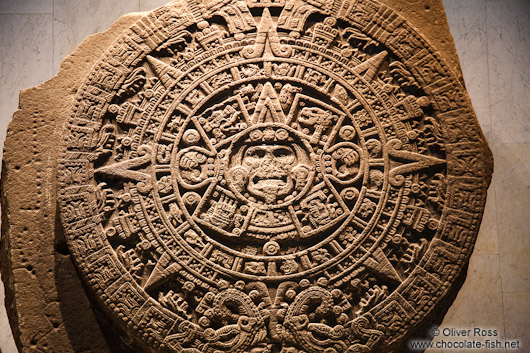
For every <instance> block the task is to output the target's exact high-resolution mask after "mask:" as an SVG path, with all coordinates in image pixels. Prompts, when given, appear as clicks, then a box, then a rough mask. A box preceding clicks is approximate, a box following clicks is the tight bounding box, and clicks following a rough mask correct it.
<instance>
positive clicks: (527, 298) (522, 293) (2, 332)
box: [0, 0, 530, 353]
mask: <svg viewBox="0 0 530 353" xmlns="http://www.w3.org/2000/svg"><path fill="white" fill-rule="evenodd" d="M413 1H414V0H413ZM416 1H417V0H416ZM423 1H425V2H426V5H428V2H429V1H430V0H423ZM165 2H166V0H112V1H108V0H0V45H1V46H0V47H1V48H2V54H1V55H0V141H3V140H4V139H5V134H6V130H7V125H8V123H9V121H10V119H11V116H12V114H13V112H14V111H15V110H16V108H17V105H18V92H19V91H20V90H21V89H24V88H30V87H33V86H36V85H38V84H40V83H43V82H45V81H46V80H48V79H50V78H51V77H53V76H54V75H55V74H56V73H57V72H58V71H59V67H60V64H61V60H62V59H63V58H64V57H65V56H66V55H68V54H69V53H71V52H72V51H73V50H74V49H75V47H76V46H77V45H78V44H79V43H80V42H81V41H82V40H83V39H84V38H85V37H86V36H88V35H90V34H92V33H96V32H99V31H103V30H105V29H107V28H108V27H109V26H110V25H111V24H112V23H113V22H114V21H115V20H116V19H118V18H119V16H120V15H122V14H125V13H128V12H135V11H147V10H150V9H153V8H155V7H156V6H161V5H163V4H164V3H165ZM444 4H445V6H446V11H447V17H448V21H449V25H450V28H451V32H452V34H453V36H454V39H455V44H456V48H457V51H458V53H459V56H460V61H461V64H462V71H463V75H464V78H465V81H466V86H467V88H468V91H469V93H470V95H471V99H472V102H473V106H474V108H475V110H476V113H477V116H478V119H479V121H480V124H481V126H482V129H483V131H484V133H485V135H486V137H487V139H488V141H489V143H490V146H491V148H492V150H493V154H494V158H495V173H494V178H493V182H492V184H491V187H490V189H489V194H488V200H487V205H486V211H485V214H484V220H483V223H482V227H481V230H480V233H479V237H478V240H477V244H476V247H475V251H474V254H473V256H472V257H471V260H470V265H469V272H468V278H467V280H466V282H465V284H464V286H463V287H462V290H461V291H460V292H459V294H458V296H457V298H456V300H455V302H454V304H453V306H452V307H451V308H450V310H449V312H448V314H447V315H446V317H445V319H444V321H443V323H442V325H441V327H440V330H441V335H440V336H439V337H438V338H437V339H438V340H440V339H443V338H444V332H446V333H448V334H447V335H445V336H446V337H445V338H446V339H448V338H454V337H451V336H452V334H449V331H444V329H448V330H449V329H457V330H463V329H471V330H474V329H475V328H480V329H486V330H497V331H498V333H499V337H497V338H498V339H499V340H514V341H519V343H520V345H521V348H520V349H519V350H510V352H512V351H519V352H530V260H529V259H530V234H529V233H530V232H529V231H528V229H530V197H529V195H530V177H529V176H530V158H529V157H528V156H529V154H530V115H529V113H528V112H529V111H530V99H529V98H530V56H529V55H528V54H529V53H530V1H528V0H444ZM426 8H427V7H426ZM426 11H428V10H427V9H426ZM3 296H4V295H3V286H0V298H1V300H0V302H1V303H0V304H2V305H1V306H0V352H2V353H15V352H16V348H15V345H14V342H13V338H12V335H11V330H10V327H9V323H8V320H7V316H6V313H5V308H4V306H3ZM459 339H461V338H459ZM441 351H443V350H432V352H441ZM447 351H451V350H447ZM452 351H454V350H452ZM488 352H507V351H506V350H488Z"/></svg>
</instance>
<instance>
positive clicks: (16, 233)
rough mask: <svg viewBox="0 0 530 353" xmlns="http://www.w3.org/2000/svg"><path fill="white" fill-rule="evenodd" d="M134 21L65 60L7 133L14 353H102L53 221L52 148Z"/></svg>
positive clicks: (5, 217) (5, 201)
mask: <svg viewBox="0 0 530 353" xmlns="http://www.w3.org/2000/svg"><path fill="white" fill-rule="evenodd" d="M138 17H139V15H134V14H132V15H127V16H124V17H123V18H121V19H120V20H119V21H118V22H116V23H115V24H114V25H113V26H112V28H111V29H109V31H107V32H106V33H103V34H99V35H96V36H92V37H89V38H88V39H87V40H86V41H85V42H84V43H83V44H82V45H80V47H79V48H78V49H77V50H76V52H75V53H73V54H72V55H71V56H69V57H68V58H66V59H65V60H64V62H63V64H62V68H61V73H60V74H59V75H58V76H56V77H55V78H53V79H51V80H50V81H48V82H46V83H45V84H43V85H41V86H39V87H37V88H33V89H29V90H25V91H23V92H22V93H21V95H20V106H21V107H22V109H21V110H19V111H17V112H16V113H15V116H14V118H13V121H12V122H11V123H10V125H9V131H8V134H7V138H6V141H5V152H4V156H3V164H2V169H3V171H2V253H1V255H2V259H1V260H2V279H3V281H4V284H5V286H6V307H7V310H8V314H9V317H10V320H11V327H12V329H13V333H14V336H15V341H16V342H17V346H18V347H19V350H20V351H21V352H30V351H51V352H74V351H75V352H83V351H86V352H108V351H109V349H108V346H107V343H106V341H105V339H104V337H103V335H102V333H101V329H100V327H99V325H98V323H97V320H96V318H95V316H94V313H93V311H92V309H91V308H90V304H89V302H88V300H87V297H86V295H85V294H84V290H83V288H82V286H81V283H80V281H79V279H78V277H77V274H76V272H75V270H74V268H73V265H72V263H71V260H70V257H69V252H68V249H67V246H66V243H65V241H64V237H63V235H62V231H61V227H60V225H59V224H58V219H57V217H56V198H55V193H56V168H57V166H56V159H57V156H58V154H59V145H58V144H57V143H54V141H58V140H60V139H61V136H62V131H63V130H62V129H63V125H64V120H65V117H66V116H67V113H66V112H68V110H69V109H70V106H71V104H72V102H73V100H74V97H75V93H76V92H77V90H78V88H79V84H80V81H79V77H82V76H86V75H87V74H88V72H89V70H90V68H91V67H92V65H93V64H94V62H95V61H96V60H97V59H98V58H99V57H100V56H101V54H102V53H103V52H104V50H105V49H106V48H107V47H108V46H109V45H110V44H111V43H112V42H113V41H114V40H115V38H116V36H117V35H118V34H119V33H121V32H122V31H123V30H124V29H125V28H127V27H128V26H130V25H131V23H133V22H134V21H135V20H137V19H138ZM10 146H13V147H10ZM28 220H31V222H28Z"/></svg>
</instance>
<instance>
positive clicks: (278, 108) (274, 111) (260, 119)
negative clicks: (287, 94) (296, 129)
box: [252, 82, 287, 124]
mask: <svg viewBox="0 0 530 353" xmlns="http://www.w3.org/2000/svg"><path fill="white" fill-rule="evenodd" d="M286 120H287V119H286V118H285V114H284V112H283V110H282V105H281V103H280V99H279V98H278V94H277V93H276V90H275V89H274V87H273V86H272V84H271V83H270V82H267V83H266V84H265V85H264V86H263V90H262V91H261V95H260V97H259V100H258V103H257V104H256V109H255V110H254V115H253V116H252V124H259V123H283V124H285V122H286Z"/></svg>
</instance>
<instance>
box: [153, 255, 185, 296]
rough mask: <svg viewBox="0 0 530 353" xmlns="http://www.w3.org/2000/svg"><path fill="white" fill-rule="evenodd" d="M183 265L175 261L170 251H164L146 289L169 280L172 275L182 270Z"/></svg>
mask: <svg viewBox="0 0 530 353" xmlns="http://www.w3.org/2000/svg"><path fill="white" fill-rule="evenodd" d="M180 269H181V267H180V265H178V264H177V263H175V262H173V261H172V259H171V256H170V255H169V254H168V253H164V254H163V255H162V256H161V257H160V259H159V260H158V262H157V264H156V266H155V268H154V269H153V272H151V275H150V276H149V278H148V279H147V282H145V285H144V289H145V290H149V289H152V288H154V287H156V286H159V285H161V284H162V283H164V282H165V281H167V280H168V279H169V278H170V277H171V276H172V275H174V274H175V273H177V272H178V271H180Z"/></svg>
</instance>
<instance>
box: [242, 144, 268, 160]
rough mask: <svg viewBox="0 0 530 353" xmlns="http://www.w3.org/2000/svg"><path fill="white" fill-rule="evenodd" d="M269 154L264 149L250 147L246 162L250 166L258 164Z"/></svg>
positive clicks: (246, 154) (246, 153)
mask: <svg viewBox="0 0 530 353" xmlns="http://www.w3.org/2000/svg"><path fill="white" fill-rule="evenodd" d="M266 154H267V150H265V149H264V148H263V147H259V146H256V147H250V148H249V149H248V150H247V151H246V152H245V162H247V163H249V164H254V163H257V162H258V161H259V160H260V159H262V158H264V157H265V155H266Z"/></svg>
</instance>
